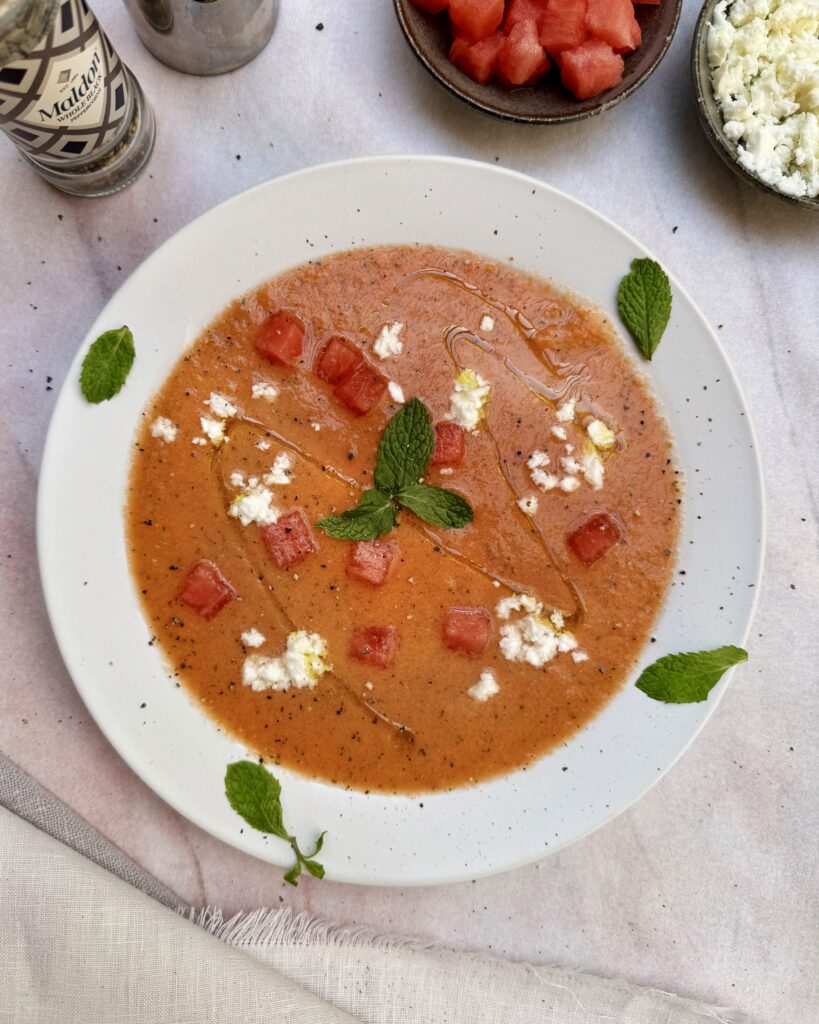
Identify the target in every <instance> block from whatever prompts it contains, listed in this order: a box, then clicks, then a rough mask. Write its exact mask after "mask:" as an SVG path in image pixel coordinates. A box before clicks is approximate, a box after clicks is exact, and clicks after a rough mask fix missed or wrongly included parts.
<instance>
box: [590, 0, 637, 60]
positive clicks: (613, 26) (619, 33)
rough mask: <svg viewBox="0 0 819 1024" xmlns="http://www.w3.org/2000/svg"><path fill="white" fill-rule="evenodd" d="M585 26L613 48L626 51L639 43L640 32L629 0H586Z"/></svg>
mask: <svg viewBox="0 0 819 1024" xmlns="http://www.w3.org/2000/svg"><path fill="white" fill-rule="evenodd" d="M588 3H589V6H588V10H587V11H586V27H587V28H588V30H589V31H590V32H591V34H592V35H593V36H595V37H596V38H597V39H602V40H603V42H604V43H608V44H609V46H611V47H612V49H614V50H618V51H622V52H626V51H628V50H636V49H637V47H638V46H639V45H640V41H641V38H642V37H641V33H640V26H639V25H638V24H637V19H636V18H635V17H634V7H633V5H632V3H631V0H588Z"/></svg>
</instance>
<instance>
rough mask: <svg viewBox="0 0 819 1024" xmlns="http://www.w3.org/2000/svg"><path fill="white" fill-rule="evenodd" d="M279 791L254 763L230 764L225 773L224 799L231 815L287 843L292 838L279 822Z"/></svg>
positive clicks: (282, 823)
mask: <svg viewBox="0 0 819 1024" xmlns="http://www.w3.org/2000/svg"><path fill="white" fill-rule="evenodd" d="M281 793H282V788H281V786H280V785H279V782H278V780H277V779H275V778H274V777H273V776H272V775H271V774H270V772H269V771H268V770H267V769H266V768H263V767H262V765H260V764H256V763H255V762H254V761H237V762H236V763H235V764H229V765H228V768H227V771H226V772H225V795H226V796H227V798H228V802H229V803H230V806H231V807H232V808H233V810H234V811H236V813H237V814H238V815H240V816H241V817H242V818H244V819H245V821H246V822H247V823H248V825H250V827H251V828H255V829H256V831H257V832H264V833H267V834H270V835H274V836H278V837H279V839H286V840H287V841H288V842H290V839H291V836H290V834H289V833H288V831H287V829H286V828H285V827H284V821H283V819H282V803H281Z"/></svg>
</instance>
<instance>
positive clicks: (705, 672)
mask: <svg viewBox="0 0 819 1024" xmlns="http://www.w3.org/2000/svg"><path fill="white" fill-rule="evenodd" d="M747 660H748V652H747V651H745V650H743V649H742V648H741V647H733V646H731V645H727V646H725V647H717V648H715V649H714V650H710V651H690V652H688V653H686V654H666V655H664V656H663V657H662V658H659V659H658V660H657V661H655V662H654V664H653V665H649V666H648V668H645V669H643V671H642V672H641V673H640V677H639V679H638V680H637V682H636V683H635V684H634V685H635V686H636V687H637V689H638V690H642V691H643V693H645V694H646V695H647V696H649V697H651V698H652V699H653V700H658V701H662V702H663V703H665V704H696V703H699V702H700V701H703V700H706V699H707V698H708V694H709V693H710V692H711V690H713V688H714V687H715V686H716V685H717V683H718V682H719V681H720V679H721V678H722V676H723V675H724V674H725V672H727V670H728V669H729V668H731V667H732V666H734V665H740V664H741V663H742V662H744V661H747Z"/></svg>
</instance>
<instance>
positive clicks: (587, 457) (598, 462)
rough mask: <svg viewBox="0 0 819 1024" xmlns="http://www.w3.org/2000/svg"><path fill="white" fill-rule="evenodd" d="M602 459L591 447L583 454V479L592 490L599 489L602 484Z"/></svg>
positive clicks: (603, 471)
mask: <svg viewBox="0 0 819 1024" xmlns="http://www.w3.org/2000/svg"><path fill="white" fill-rule="evenodd" d="M604 473H605V470H604V468H603V460H602V459H601V458H600V456H599V455H598V454H597V452H596V451H594V450H593V449H592V451H590V452H586V453H585V454H584V456H583V479H584V480H585V481H586V483H587V484H589V485H590V486H591V488H592V490H593V491H599V490H600V489H601V487H602V486H603V476H604Z"/></svg>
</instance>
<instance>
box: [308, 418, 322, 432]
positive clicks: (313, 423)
mask: <svg viewBox="0 0 819 1024" xmlns="http://www.w3.org/2000/svg"><path fill="white" fill-rule="evenodd" d="M310 426H311V427H312V428H313V430H315V431H316V432H318V431H319V430H321V424H320V423H316V421H315V420H310Z"/></svg>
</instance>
